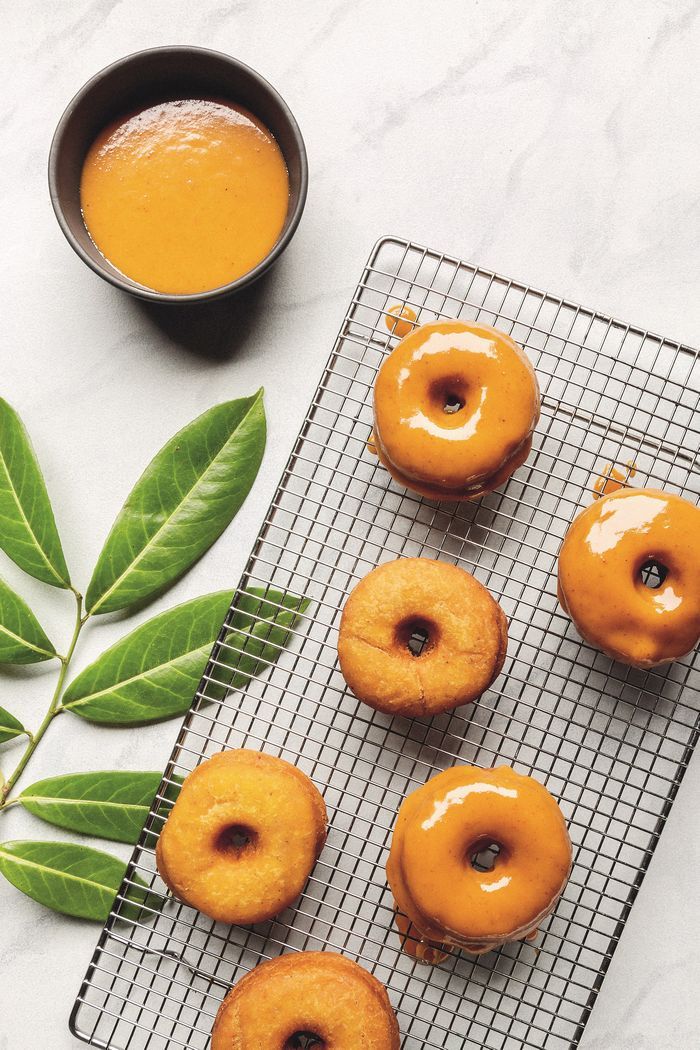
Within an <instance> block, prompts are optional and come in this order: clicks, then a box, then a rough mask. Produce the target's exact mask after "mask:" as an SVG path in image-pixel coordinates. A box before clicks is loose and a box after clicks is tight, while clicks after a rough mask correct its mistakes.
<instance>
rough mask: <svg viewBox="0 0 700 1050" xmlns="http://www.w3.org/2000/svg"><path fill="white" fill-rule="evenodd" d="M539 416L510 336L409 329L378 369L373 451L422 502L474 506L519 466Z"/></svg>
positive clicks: (449, 326) (481, 330)
mask: <svg viewBox="0 0 700 1050" xmlns="http://www.w3.org/2000/svg"><path fill="white" fill-rule="evenodd" d="M450 409H456V410H455V411H451V410H450ZM539 415H540V392H539V386H538V383H537V377H536V375H535V372H534V369H533V368H532V365H531V364H530V361H529V359H528V357H527V355H526V354H525V353H524V351H523V350H522V349H521V348H520V347H519V346H518V345H517V343H515V342H514V341H513V340H512V339H511V338H510V336H508V335H506V334H505V333H504V332H500V331H498V330H497V329H495V328H489V327H488V326H486V325H479V324H467V323H465V322H464V321H438V322H434V323H431V324H426V325H422V326H421V327H420V328H416V329H414V330H413V331H412V332H411V333H410V334H409V335H407V336H406V337H405V338H404V339H402V340H401V342H400V343H399V344H398V346H396V347H395V348H394V350H393V351H392V352H391V354H390V355H389V356H388V357H387V359H386V360H385V361H384V363H383V365H382V367H381V368H380V370H379V374H378V376H377V380H376V383H375V389H374V434H373V438H372V447H373V448H374V449H375V451H376V453H377V455H378V456H379V459H380V460H381V462H382V463H383V464H384V466H385V467H386V468H387V469H388V470H389V472H390V473H391V474H392V476H393V477H394V478H395V479H396V480H397V481H399V482H400V483H401V484H403V485H405V486H406V487H407V488H410V489H413V490H414V491H416V492H419V493H420V494H421V495H423V496H427V497H428V498H430V499H449V500H471V499H477V498H478V497H479V496H482V495H483V494H484V493H486V492H490V491H491V490H492V489H495V488H497V487H498V486H499V485H502V484H503V483H504V482H505V481H507V479H508V478H509V477H510V475H511V474H512V473H513V471H515V470H516V469H517V468H518V467H519V466H521V464H522V463H524V462H525V460H526V458H527V456H528V454H529V452H530V449H531V446H532V434H533V431H534V429H535V427H536V425H537V421H538V419H539Z"/></svg>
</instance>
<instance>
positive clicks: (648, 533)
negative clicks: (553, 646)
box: [558, 489, 700, 667]
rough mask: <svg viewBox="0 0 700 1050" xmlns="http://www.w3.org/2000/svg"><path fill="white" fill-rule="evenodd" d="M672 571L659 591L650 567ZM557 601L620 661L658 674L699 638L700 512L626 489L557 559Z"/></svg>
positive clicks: (573, 533)
mask: <svg viewBox="0 0 700 1050" xmlns="http://www.w3.org/2000/svg"><path fill="white" fill-rule="evenodd" d="M648 562H656V563H657V565H660V566H663V568H664V569H665V571H666V575H665V578H664V580H663V582H662V583H661V585H660V586H659V587H657V588H656V589H652V588H650V587H647V586H646V585H645V584H644V582H643V579H642V568H643V567H644V565H645V563H648ZM558 591H559V601H560V602H561V605H562V607H563V609H564V610H565V612H567V613H568V614H569V616H570V617H571V619H572V620H573V622H574V624H575V625H576V628H577V630H578V632H579V634H581V635H582V637H583V638H585V639H586V641H587V642H590V644H591V645H595V646H597V647H598V648H599V649H602V651H603V652H604V653H606V654H607V655H608V656H611V657H612V658H613V659H614V660H620V661H621V662H622V663H625V664H631V665H632V666H633V667H654V666H656V665H657V664H664V663H669V662H670V661H671V660H677V659H679V658H680V657H681V656H685V654H686V653H689V652H690V651H691V650H692V649H694V648H695V646H696V645H697V643H698V639H699V638H700V509H698V507H695V506H694V505H693V504H692V503H689V502H688V501H687V500H684V499H681V497H680V496H675V495H672V494H671V493H668V492H661V491H660V490H658V489H621V490H619V491H617V492H612V493H611V494H610V495H608V496H603V498H602V499H599V500H597V501H596V502H595V503H593V504H592V505H591V506H590V507H587V508H586V509H585V510H584V511H582V512H581V513H580V514H579V515H578V517H576V518H575V519H574V521H573V523H572V525H571V526H570V528H569V531H568V532H567V534H566V537H565V539H564V543H563V544H562V548H561V552H560V554H559V587H558Z"/></svg>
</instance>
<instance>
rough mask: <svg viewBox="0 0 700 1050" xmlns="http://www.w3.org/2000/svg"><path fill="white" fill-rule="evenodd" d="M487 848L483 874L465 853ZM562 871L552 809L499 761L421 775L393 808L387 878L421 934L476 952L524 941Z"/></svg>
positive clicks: (560, 884)
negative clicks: (489, 859)
mask: <svg viewBox="0 0 700 1050" xmlns="http://www.w3.org/2000/svg"><path fill="white" fill-rule="evenodd" d="M490 844H496V845H498V846H499V848H500V852H499V853H498V855H497V856H496V859H495V862H494V865H493V868H492V869H491V870H490V871H482V870H477V868H475V867H474V866H473V864H472V862H471V861H472V858H473V857H474V856H475V855H476V854H478V853H479V852H480V851H481V850H483V849H484V848H485V847H486V846H488V845H490ZM570 869H571V843H570V841H569V835H568V833H567V830H566V825H565V823H564V818H563V816H562V813H561V810H560V809H559V806H558V805H557V803H556V802H555V800H554V799H553V798H552V796H551V795H550V793H549V792H548V791H547V789H546V788H545V787H543V785H542V784H540V783H539V782H538V781H536V780H533V779H532V777H527V776H521V775H520V774H519V773H516V772H515V771H514V770H513V769H511V768H510V767H509V766H499V767H498V768H496V769H477V768H476V767H474V766H456V767H454V768H452V769H448V770H446V771H445V772H443V773H438V774H437V776H434V777H431V779H430V780H428V781H427V783H426V784H424V785H423V786H422V787H420V788H418V789H417V790H416V791H413V792H412V793H411V794H410V795H408V796H407V797H406V798H405V799H404V801H403V803H402V804H401V807H400V809H399V813H398V817H397V820H396V826H395V828H394V832H393V835H392V840H391V850H390V853H389V859H388V862H387V869H386V870H387V878H388V880H389V886H390V888H391V892H392V893H393V895H394V899H395V900H396V903H397V905H398V907H399V909H400V910H401V911H402V912H403V913H404V914H405V915H407V916H408V918H409V919H410V920H411V922H412V923H413V924H414V926H415V927H416V929H417V930H418V932H419V933H420V935H421V936H422V937H423V939H425V940H427V941H431V942H435V943H442V944H452V945H455V946H457V947H461V948H465V949H467V950H468V951H470V952H472V953H474V954H479V953H482V952H486V951H490V950H491V949H493V948H495V947H498V946H499V945H501V944H505V943H506V942H508V941H516V940H523V939H530V938H531V937H532V936H534V934H535V932H536V930H537V927H538V925H539V923H540V922H542V920H543V919H544V918H545V917H546V916H547V915H549V914H550V912H551V911H552V910H553V908H554V906H555V905H556V902H557V900H558V899H559V896H560V895H561V892H562V890H563V889H564V886H565V885H566V881H567V879H568V876H569V871H570Z"/></svg>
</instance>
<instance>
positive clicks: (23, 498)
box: [0, 398, 70, 589]
mask: <svg viewBox="0 0 700 1050" xmlns="http://www.w3.org/2000/svg"><path fill="white" fill-rule="evenodd" d="M0 547H2V549H3V550H4V551H5V553H6V554H7V555H8V556H9V557H10V558H12V560H13V561H14V562H15V563H16V564H17V565H19V567H20V568H21V569H24V571H25V572H28V573H29V575H30V576H35V577H36V578H37V580H43V581H44V583H50V584H51V585H52V586H53V587H63V588H64V589H65V588H68V587H70V576H69V575H68V568H67V566H66V559H65V557H64V555H63V548H62V547H61V541H60V539H59V537H58V530H57V528H56V521H55V518H54V516H53V511H52V509H51V503H50V501H49V494H48V492H47V491H46V484H45V482H44V478H43V476H42V473H41V470H40V468H39V464H38V462H37V459H36V455H35V454H34V449H33V448H32V445H31V442H30V440H29V435H28V434H27V431H26V430H25V428H24V425H23V423H22V421H21V419H20V418H19V416H18V415H17V413H16V412H15V410H14V409H13V408H12V407H11V406H10V405H8V403H7V401H4V400H3V399H2V398H0Z"/></svg>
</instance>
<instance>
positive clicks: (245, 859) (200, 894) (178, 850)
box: [156, 749, 327, 925]
mask: <svg viewBox="0 0 700 1050" xmlns="http://www.w3.org/2000/svg"><path fill="white" fill-rule="evenodd" d="M326 825H327V816H326V807H325V804H324V802H323V799H322V797H321V795H320V794H319V792H318V790H317V789H316V787H315V786H314V785H313V784H312V782H311V781H310V780H309V778H308V777H307V776H306V774H305V773H302V772H301V770H300V769H297V768H296V767H295V766H292V765H290V764H289V762H285V761H284V759H281V758H276V757H275V756H274V755H266V754H263V753H261V752H258V751H247V750H243V749H242V750H238V751H222V752H221V753H220V754H218V755H214V756H213V758H210V759H209V760H208V761H207V762H203V763H202V765H201V766H198V767H197V768H196V769H195V770H194V772H192V773H190V775H189V776H188V777H187V778H186V780H185V782H184V783H183V785H182V788H181V789H180V794H179V795H178V798H177V801H176V802H175V805H174V806H173V809H172V811H171V813H170V815H169V817H168V819H167V821H166V823H165V826H164V827H163V829H162V831H161V833H160V837H159V839H158V844H157V847H156V862H157V865H158V871H159V872H160V875H161V877H162V879H163V881H164V882H165V883H166V885H167V886H168V887H169V888H170V889H171V890H172V892H173V893H174V894H175V895H176V896H177V897H179V898H180V900H183V901H184V902H185V903H186V904H189V905H191V906H192V907H193V908H198V909H199V911H201V912H203V913H204V914H205V915H208V916H209V917H210V918H212V919H216V920H218V921H220V922H228V923H241V924H244V925H245V924H247V923H254V922H262V921H263V920H264V919H270V918H272V916H273V915H277V914H278V913H279V912H280V911H282V910H283V908H286V907H287V906H288V905H289V904H291V903H292V901H293V900H294V899H295V898H296V897H298V896H299V894H300V893H301V891H302V889H303V888H304V883H305V882H306V880H307V878H308V877H309V874H310V872H311V869H312V867H313V865H314V863H315V861H316V859H317V857H318V855H319V853H320V852H321V850H322V848H323V844H324V842H325V840H326Z"/></svg>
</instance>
